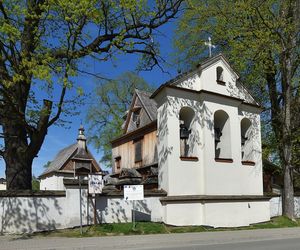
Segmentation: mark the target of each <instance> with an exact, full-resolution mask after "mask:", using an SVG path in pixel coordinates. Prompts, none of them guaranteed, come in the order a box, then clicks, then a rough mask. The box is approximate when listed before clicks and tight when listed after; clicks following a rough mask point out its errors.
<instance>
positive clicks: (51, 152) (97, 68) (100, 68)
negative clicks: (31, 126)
mask: <svg viewBox="0 0 300 250" xmlns="http://www.w3.org/2000/svg"><path fill="white" fill-rule="evenodd" d="M174 28H175V22H174V21H173V22H171V23H168V24H166V25H164V26H163V27H161V28H160V29H159V36H154V40H156V41H159V42H160V45H161V47H160V50H161V55H162V56H163V58H164V59H165V60H166V61H167V62H168V63H171V54H172V53H173V49H172V37H173V31H174ZM84 63H85V64H86V65H87V67H88V69H89V72H92V73H101V74H102V76H104V77H108V78H116V77H117V76H119V75H120V74H122V73H123V72H126V71H133V70H135V68H136V66H137V63H138V56H136V55H119V56H117V58H116V60H114V61H113V62H112V61H108V62H105V63H98V62H97V61H94V60H92V59H86V60H85V61H84ZM164 70H165V71H167V72H168V73H164V72H162V71H161V70H160V69H159V68H158V67H156V68H154V69H153V70H152V71H151V72H149V71H146V72H140V76H142V77H143V78H144V79H145V80H146V81H147V82H148V83H150V84H151V85H153V86H154V87H159V86H160V85H161V84H162V83H164V82H165V81H167V80H169V79H171V78H173V77H175V76H176V74H177V67H176V66H170V65H169V66H168V65H164ZM76 84H77V85H80V86H81V87H82V88H83V89H84V91H85V93H91V92H92V91H93V89H94V87H95V86H96V81H95V79H94V77H92V76H88V75H80V76H78V77H77V78H76ZM72 91H75V90H72ZM41 99H42V97H41ZM54 99H55V97H54ZM56 99H58V97H56ZM86 102H87V104H85V105H83V106H80V107H77V108H78V111H80V115H78V116H75V117H69V118H68V120H69V121H70V122H71V123H70V126H69V127H70V128H69V129H66V128H64V127H59V126H52V127H50V128H49V130H48V134H47V136H46V139H45V141H44V144H43V146H42V148H41V150H40V152H39V154H38V157H37V158H35V159H34V162H33V174H34V175H35V176H39V175H40V174H41V173H42V171H43V166H44V165H45V164H46V163H47V162H48V161H51V160H53V159H54V157H55V155H56V154H57V153H58V151H59V150H61V149H62V148H64V147H66V146H68V145H70V144H72V143H74V142H76V138H77V134H78V128H79V126H80V123H81V121H82V123H83V125H84V127H85V128H86V129H87V128H88V124H87V123H86V111H87V109H88V103H91V102H93V99H92V98H91V99H89V100H86ZM88 147H89V149H90V151H91V152H92V153H93V155H94V157H95V158H96V160H99V159H100V158H101V152H97V150H96V149H95V148H93V145H91V144H89V145H88ZM102 167H103V166H102ZM4 176H5V164H4V161H3V160H2V159H0V177H4Z"/></svg>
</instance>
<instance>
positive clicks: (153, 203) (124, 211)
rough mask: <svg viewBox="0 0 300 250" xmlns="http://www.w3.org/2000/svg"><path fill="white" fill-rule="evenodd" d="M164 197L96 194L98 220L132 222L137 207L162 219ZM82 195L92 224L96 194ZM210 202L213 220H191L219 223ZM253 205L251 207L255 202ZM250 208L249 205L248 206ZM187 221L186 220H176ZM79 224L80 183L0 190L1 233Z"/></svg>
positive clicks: (273, 208) (299, 206)
mask: <svg viewBox="0 0 300 250" xmlns="http://www.w3.org/2000/svg"><path fill="white" fill-rule="evenodd" d="M162 197H163V195H162V194H154V193H153V194H151V193H148V194H146V195H145V199H144V200H143V201H135V202H133V201H125V200H124V198H123V196H122V195H121V194H119V195H110V196H103V195H102V196H96V216H97V221H98V223H124V222H131V221H132V211H133V210H135V216H136V217H135V218H136V220H137V221H154V222H163V221H164V217H165V215H166V211H165V210H166V209H167V207H166V206H164V205H163V204H162V203H161V201H160V199H161V198H162ZM81 199H82V219H83V225H87V224H93V222H94V199H95V198H92V197H90V198H88V197H87V189H86V186H84V187H83V189H82V197H81ZM207 204H208V205H207V206H208V207H207V208H206V210H210V216H211V217H207V218H210V220H212V221H213V222H212V221H209V220H208V221H202V219H201V218H198V217H197V216H196V217H193V216H190V217H191V219H192V220H191V221H192V222H193V223H192V224H203V223H204V224H211V225H213V226H217V224H218V223H219V222H218V223H217V222H216V221H215V219H214V215H213V214H212V212H213V211H215V210H216V208H215V209H213V208H212V207H209V206H213V205H214V203H211V202H210V203H207ZM219 205H220V204H219ZM250 205H251V206H250V207H251V209H252V204H250ZM254 208H255V207H253V209H254ZM242 209H244V208H242ZM249 209H250V208H249V206H248V209H247V210H249ZM196 210H197V209H196ZM244 210H245V209H244ZM263 210H264V209H263ZM295 210H296V216H297V217H300V196H296V197H295ZM178 211H179V210H178ZM180 211H181V210H180ZM186 213H190V214H192V211H191V210H190V208H189V209H187V211H186ZM255 213H258V214H259V213H260V210H259V208H258V209H257V210H255ZM270 213H271V217H274V216H280V215H281V214H282V209H281V198H280V197H277V196H276V197H272V198H271V200H270ZM199 214H200V213H199ZM168 216H169V217H167V221H166V223H168V222H173V221H176V222H178V220H180V214H178V213H177V214H173V215H172V216H174V218H173V217H172V218H171V217H170V216H171V214H170V213H169V214H168ZM184 223H186V222H182V223H177V224H178V225H179V224H184ZM175 224H176V223H175ZM78 226H80V213H79V189H78V188H77V187H68V188H67V190H66V191H38V192H32V191H22V192H9V191H1V192H0V234H22V233H32V232H38V231H50V230H55V229H63V228H72V227H78Z"/></svg>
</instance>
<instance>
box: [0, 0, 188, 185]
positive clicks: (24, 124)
mask: <svg viewBox="0 0 300 250" xmlns="http://www.w3.org/2000/svg"><path fill="white" fill-rule="evenodd" d="M182 1H183V0H160V1H155V2H154V1H150V2H148V1H145V0H110V1H107V0H72V1H69V0H47V1H46V0H3V1H0V79H1V81H0V131H1V128H2V132H1V134H0V136H1V137H2V138H3V144H4V145H3V147H2V148H1V149H0V150H1V151H0V156H2V157H3V159H4V161H5V164H6V178H7V188H8V189H10V190H12V189H31V187H32V185H31V178H32V161H33V159H34V157H35V156H36V155H37V154H38V152H39V150H40V148H41V146H42V144H43V142H44V139H45V136H46V134H47V131H48V128H49V127H50V126H51V125H53V124H54V123H57V122H58V121H59V119H60V116H61V114H66V113H67V112H68V111H69V110H71V108H70V107H68V106H67V104H68V103H69V99H68V94H69V92H70V89H71V88H72V87H73V85H74V84H73V81H74V79H75V77H76V75H77V74H78V72H81V71H82V70H83V69H82V64H80V59H83V58H85V57H87V56H92V57H93V58H95V59H96V60H99V61H100V62H104V61H106V60H108V59H109V58H111V57H113V56H114V55H115V54H117V53H138V54H140V55H142V57H143V60H144V62H147V64H146V65H145V66H147V67H152V66H153V65H155V64H158V63H159V57H158V56H157V52H158V51H157V47H156V43H155V42H153V37H154V36H153V33H154V30H155V29H156V28H158V27H160V26H161V25H163V24H165V23H166V22H168V21H169V20H170V19H172V18H175V16H176V14H177V12H178V10H179V8H180V6H181V3H182ZM79 66H80V67H79ZM78 92H79V93H81V92H82V90H81V89H80V88H79V89H78ZM69 95H70V94H69ZM36 97H39V98H40V99H43V100H40V99H39V98H36ZM74 98H75V97H74ZM73 100H74V99H73ZM73 108H74V107H73Z"/></svg>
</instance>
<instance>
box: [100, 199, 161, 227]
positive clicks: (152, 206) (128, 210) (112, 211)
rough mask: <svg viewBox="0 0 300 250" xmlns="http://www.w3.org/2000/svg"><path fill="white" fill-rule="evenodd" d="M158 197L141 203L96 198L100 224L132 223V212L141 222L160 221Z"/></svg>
mask: <svg viewBox="0 0 300 250" xmlns="http://www.w3.org/2000/svg"><path fill="white" fill-rule="evenodd" d="M159 198H160V197H145V199H144V200H141V201H126V200H124V199H123V198H119V197H116V198H114V197H110V198H107V197H105V196H104V197H103V196H102V197H101V196H100V197H98V198H97V201H96V202H97V203H96V207H97V212H98V218H99V219H101V221H102V223H123V222H132V211H133V210H134V211H135V218H137V220H143V221H154V222H161V221H162V206H161V203H160V201H159Z"/></svg>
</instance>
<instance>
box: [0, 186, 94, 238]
mask: <svg viewBox="0 0 300 250" xmlns="http://www.w3.org/2000/svg"><path fill="white" fill-rule="evenodd" d="M86 194H87V191H86V190H82V214H83V224H87V223H88V221H89V222H91V221H92V215H93V214H92V208H91V207H90V209H89V211H88V210H87V198H86ZM79 214H80V213H79V190H78V189H68V190H67V191H66V196H65V197H64V196H63V197H61V196H53V195H45V196H41V197H34V196H31V197H0V233H30V232H36V231H48V230H54V229H62V228H69V227H74V226H79V225H80V216H79Z"/></svg>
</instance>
